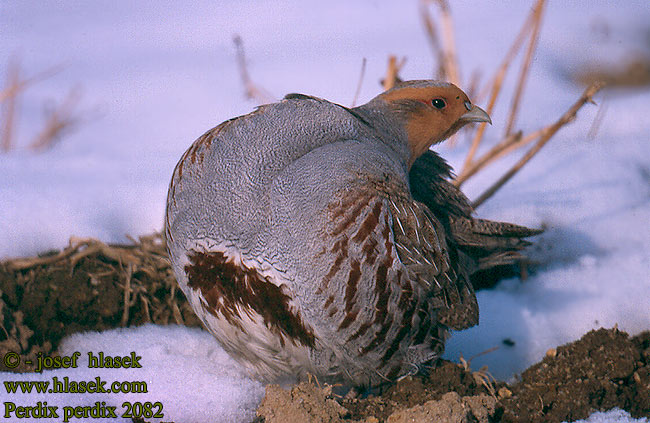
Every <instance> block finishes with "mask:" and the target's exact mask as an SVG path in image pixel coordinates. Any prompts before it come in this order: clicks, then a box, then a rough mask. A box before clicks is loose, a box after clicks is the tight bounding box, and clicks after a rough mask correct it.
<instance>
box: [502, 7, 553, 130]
mask: <svg viewBox="0 0 650 423" xmlns="http://www.w3.org/2000/svg"><path fill="white" fill-rule="evenodd" d="M544 3H545V0H537V4H536V5H535V8H534V9H533V10H534V12H533V13H534V18H533V32H532V34H531V36H530V40H529V42H528V48H527V49H526V56H525V58H524V62H523V63H522V66H521V71H520V73H519V79H518V81H517V89H516V90H515V96H514V97H513V99H512V105H511V106H510V114H509V117H508V123H507V124H506V131H505V136H508V135H510V132H511V131H512V127H513V126H514V124H515V119H516V117H517V113H518V112H519V101H520V100H521V95H522V93H523V90H524V86H525V84H526V80H527V79H528V73H529V70H530V63H531V62H532V60H533V54H534V53H535V50H536V48H537V43H538V41H539V31H540V29H541V27H542V11H543V10H544Z"/></svg>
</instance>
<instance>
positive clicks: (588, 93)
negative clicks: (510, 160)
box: [472, 82, 604, 208]
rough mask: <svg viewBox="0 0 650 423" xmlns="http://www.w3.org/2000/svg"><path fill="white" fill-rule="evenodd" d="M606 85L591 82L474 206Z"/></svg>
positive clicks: (510, 175)
mask: <svg viewBox="0 0 650 423" xmlns="http://www.w3.org/2000/svg"><path fill="white" fill-rule="evenodd" d="M603 86H604V83H602V82H595V83H593V84H591V85H590V86H589V87H588V88H587V89H586V90H585V92H584V93H583V94H582V96H580V98H579V99H578V101H576V102H575V103H574V104H573V105H572V106H571V108H569V110H568V111H567V112H566V113H564V114H563V115H562V116H561V117H560V119H558V120H557V121H556V122H555V123H554V124H553V125H551V127H549V128H548V129H547V130H546V131H545V132H544V133H543V134H542V136H541V137H540V139H539V140H538V141H537V143H535V145H534V146H533V147H532V148H531V149H530V150H528V152H527V153H526V154H525V155H524V156H523V157H522V158H521V159H520V160H519V161H518V162H517V163H515V165H514V166H513V167H512V168H510V170H508V171H507V172H506V173H505V174H504V175H503V176H502V177H501V178H499V180H498V181H496V182H495V183H494V184H493V185H492V186H491V187H490V188H488V189H487V190H485V192H483V193H482V194H481V195H479V197H478V198H477V199H476V200H475V201H474V202H473V203H472V207H474V208H477V207H478V206H480V205H481V204H483V203H484V202H485V200H487V199H488V198H490V197H492V195H494V193H495V192H497V190H499V188H501V187H502V186H503V185H504V184H505V183H506V182H508V181H509V180H510V178H512V177H513V176H514V175H515V174H516V173H517V172H518V171H519V170H520V169H521V168H522V167H523V166H524V165H525V164H526V163H528V162H529V161H530V159H532V158H533V157H534V156H535V155H536V154H537V153H538V152H539V151H540V150H541V149H542V147H544V145H546V143H547V142H548V141H549V140H550V139H551V138H552V137H553V135H555V134H556V133H557V131H559V130H560V128H562V127H563V126H564V125H566V124H568V123H569V122H572V121H573V120H574V119H575V118H576V114H577V113H578V110H580V108H581V107H582V106H584V105H585V104H586V103H593V96H594V95H595V94H596V93H597V92H598V91H600V90H601V89H602V88H603Z"/></svg>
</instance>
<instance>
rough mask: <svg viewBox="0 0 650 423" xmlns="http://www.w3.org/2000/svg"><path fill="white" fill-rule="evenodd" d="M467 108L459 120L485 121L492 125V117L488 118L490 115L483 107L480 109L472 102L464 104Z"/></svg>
mask: <svg viewBox="0 0 650 423" xmlns="http://www.w3.org/2000/svg"><path fill="white" fill-rule="evenodd" d="M466 106H467V109H468V110H469V111H468V112H467V113H465V114H464V115H462V116H461V117H460V119H459V120H460V121H462V122H466V123H467V122H487V123H489V124H490V125H492V119H490V115H488V114H487V112H486V111H485V110H483V109H481V108H480V107H478V106H475V105H473V104H466Z"/></svg>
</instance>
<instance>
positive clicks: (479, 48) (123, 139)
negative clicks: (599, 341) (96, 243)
mask: <svg viewBox="0 0 650 423" xmlns="http://www.w3.org/2000/svg"><path fill="white" fill-rule="evenodd" d="M529 9H530V5H528V4H527V2H516V1H511V2H498V3H497V2H471V1H459V2H453V5H452V13H453V15H454V18H455V25H456V34H457V44H458V51H459V54H460V61H461V66H462V71H463V75H462V76H463V77H465V79H467V77H468V76H469V74H470V72H471V70H472V69H475V68H481V69H487V70H491V69H495V68H496V66H497V65H498V63H499V61H500V60H501V58H502V57H503V54H504V53H505V51H506V50H507V48H508V47H509V42H510V41H511V40H512V39H513V37H514V35H515V34H516V31H517V30H518V28H519V25H520V23H521V22H522V21H523V19H524V17H525V15H526V13H527V12H528V11H529ZM648 21H650V9H649V8H648V7H647V5H646V4H645V2H625V3H621V4H616V6H612V5H611V2H607V1H604V0H602V1H589V2H588V1H579V2H572V3H566V2H551V3H550V4H548V5H547V9H546V12H545V18H544V25H543V28H542V34H541V40H540V45H539V50H538V53H537V55H536V58H535V60H534V61H533V66H532V73H531V77H530V80H529V81H528V84H527V87H528V91H527V93H526V94H525V96H524V98H523V105H522V113H521V114H520V117H519V121H518V125H519V126H521V127H522V128H524V129H528V130H532V129H536V128H539V127H540V126H541V125H544V124H547V123H550V122H551V121H553V120H554V119H556V118H557V117H558V116H559V115H560V114H561V113H562V112H564V111H565V110H566V109H568V107H569V106H570V105H571V104H572V103H573V102H574V101H575V100H576V99H577V98H578V96H579V95H580V93H581V91H582V89H581V88H579V87H577V86H575V85H573V84H572V83H571V82H570V81H568V79H567V77H566V76H567V74H568V73H570V72H571V71H574V70H576V69H579V68H580V67H581V66H584V65H589V64H592V63H596V62H597V61H603V62H606V63H609V64H616V63H620V61H621V60H622V59H625V58H628V57H629V56H630V54H631V52H634V51H644V49H645V54H648V52H647V40H646V39H644V38H643V36H644V35H643V31H647V22H648ZM235 33H237V34H240V35H241V36H242V38H243V40H244V43H245V49H246V53H247V57H248V63H249V72H250V73H251V74H252V77H253V78H254V80H255V81H256V82H257V83H258V84H260V85H262V86H264V87H265V88H266V89H268V90H269V91H270V92H272V93H273V95H275V96H276V97H278V98H280V97H281V96H282V95H284V94H285V93H288V92H303V93H307V94H313V95H317V96H321V97H324V98H327V99H329V100H332V101H336V102H339V103H341V104H345V105H349V104H350V102H351V101H352V97H353V93H354V91H355V88H356V83H357V79H358V76H359V71H360V67H361V60H362V58H364V57H365V58H367V61H368V62H367V68H366V73H365V79H364V84H363V87H362V90H361V96H360V102H362V101H367V100H368V99H370V98H372V97H373V96H374V95H375V94H377V93H378V91H379V86H378V84H377V81H378V80H379V79H380V78H381V77H382V76H383V74H384V70H385V65H386V58H387V55H388V54H391V53H393V54H399V55H404V56H407V57H408V62H407V65H406V67H405V68H404V71H403V72H402V76H403V77H405V78H407V79H411V78H426V77H429V76H430V75H431V69H432V67H433V59H432V57H431V54H430V50H429V46H428V45H427V43H426V39H425V36H424V32H423V30H422V27H421V25H420V18H419V15H418V8H417V2H415V1H412V2H380V1H376V0H375V1H373V0H364V1H359V2H355V3H354V4H352V3H349V2H342V1H334V2H327V3H323V2H317V1H311V0H310V1H298V0H283V1H281V2H255V1H251V0H248V1H232V0H231V1H225V2H209V1H203V2H196V3H193V7H192V8H189V7H186V6H185V5H181V4H180V3H176V2H171V1H156V2H153V1H143V2H129V3H128V4H127V3H123V4H121V7H115V3H114V2H109V1H95V2H82V1H69V2H49V3H42V2H34V1H24V2H2V3H0V64H3V65H6V64H7V63H8V62H9V59H10V57H11V55H15V56H16V57H18V58H19V59H20V63H21V67H22V69H24V71H25V75H34V74H37V73H38V72H40V71H43V70H46V69H48V68H50V67H52V66H57V65H62V66H63V70H62V71H60V72H59V73H57V74H56V75H54V76H53V77H51V78H49V79H46V80H43V81H41V82H39V83H37V85H35V86H34V87H32V88H31V89H28V90H27V91H26V92H25V95H24V96H23V97H22V98H21V102H20V104H19V105H18V106H19V109H18V110H19V113H18V116H19V119H20V120H19V121H18V127H17V133H16V140H17V141H16V144H17V147H16V148H15V149H14V150H13V151H11V152H9V153H4V154H3V153H0V175H1V177H0V258H7V257H16V256H26V255H33V254H36V253H39V252H42V251H44V250H47V249H52V248H62V247H64V246H65V245H66V244H67V240H68V238H69V237H70V236H71V235H77V236H83V237H89V236H92V237H97V238H99V239H101V240H103V241H106V242H122V241H125V240H126V238H125V235H126V234H129V235H134V236H137V235H140V234H146V233H150V232H152V231H154V230H158V229H160V228H161V226H162V219H163V213H164V204H165V197H166V191H167V185H168V181H169V178H170V176H171V172H172V169H173V167H174V165H175V163H176V161H177V160H178V158H179V157H180V155H181V154H182V153H183V151H184V150H185V149H186V148H187V147H188V146H189V144H190V143H191V142H192V141H193V140H194V139H195V138H196V137H197V136H199V135H200V134H201V133H203V132H204V131H205V130H206V129H209V128H210V127H212V126H214V125H216V124H218V123H220V122H221V121H223V120H225V119H228V118H230V117H233V116H236V115H240V114H244V113H248V112H249V111H251V110H252V108H253V107H254V106H255V104H254V103H253V102H251V101H248V100H245V99H244V96H243V88H242V86H241V83H240V80H239V74H238V71H237V67H236V60H235V55H234V48H233V44H232V36H233V35H234V34H235ZM644 43H646V45H644ZM511 72H513V73H514V72H515V71H514V70H512V71H511ZM488 75H489V72H488V73H486V74H485V75H484V79H485V78H487V77H488ZM512 79H513V80H514V78H512ZM512 85H513V83H512V82H510V83H508V84H506V86H505V93H504V94H502V99H505V98H508V93H509V92H511V91H512V89H513V87H512ZM72 89H77V90H78V91H79V93H80V98H81V100H80V104H79V106H78V109H79V110H80V111H81V114H82V117H83V121H82V122H81V123H79V124H78V126H77V127H76V128H75V129H74V131H72V132H70V133H68V134H66V135H64V137H63V138H62V139H61V141H60V143H59V144H57V145H56V146H55V147H54V148H53V149H51V150H49V151H46V152H44V153H42V154H34V153H31V152H29V151H28V149H27V144H28V142H29V140H30V139H31V138H32V137H33V136H34V135H35V134H36V133H37V132H38V130H39V128H41V127H42V123H43V114H42V108H43V104H44V103H45V104H46V103H47V102H48V101H50V102H51V101H52V100H55V101H56V102H59V103H60V102H61V101H62V100H63V99H64V98H65V97H66V96H67V94H68V92H69V91H70V90H72ZM597 100H598V101H600V102H606V105H607V112H606V114H605V117H604V119H603V121H602V125H601V126H600V129H599V131H598V134H597V136H596V138H595V139H587V137H586V134H587V132H588V131H589V128H590V126H591V124H592V122H593V120H594V118H595V115H596V112H597V107H594V106H587V107H585V108H584V109H583V110H582V111H581V112H580V113H579V116H578V119H577V121H576V122H574V123H573V124H572V125H570V126H568V127H566V128H563V129H562V130H561V132H560V133H558V134H557V135H556V137H555V138H554V139H553V140H551V142H550V143H549V144H548V145H547V146H546V147H545V148H544V149H543V150H542V152H541V153H540V154H539V155H538V156H537V157H535V158H534V159H533V160H532V162H530V163H529V164H528V165H527V166H526V167H525V168H524V169H523V170H522V171H521V172H520V173H519V174H518V175H517V176H516V177H515V178H514V179H513V180H512V181H510V182H509V183H508V184H507V185H506V186H505V187H504V188H503V189H502V190H501V191H499V192H498V194H497V195H496V196H494V197H493V198H492V199H490V200H489V201H488V202H486V203H485V204H484V205H483V206H481V208H480V209H479V211H478V214H479V215H480V216H481V217H486V218H492V219H501V220H507V221H512V222H516V223H520V224H524V225H528V226H531V227H539V226H542V225H544V226H545V227H546V228H547V230H546V232H545V233H544V234H543V235H541V236H539V237H538V238H537V239H535V246H534V247H533V248H531V250H530V255H531V257H532V258H533V259H534V260H537V261H539V262H540V263H541V266H540V267H539V268H538V270H537V272H536V273H535V274H533V275H531V276H530V277H529V278H528V280H527V281H526V282H524V283H520V282H519V281H518V280H505V281H503V282H502V283H501V284H500V285H499V286H498V288H497V289H495V290H492V291H489V292H486V291H482V292H480V293H479V294H478V299H479V305H480V308H481V323H480V325H479V326H478V327H476V328H472V329H470V330H467V331H463V332H459V333H455V334H454V335H453V337H452V338H451V340H450V342H449V343H448V346H447V352H446V355H445V357H446V358H450V359H457V358H458V357H459V356H460V355H462V356H463V357H465V358H466V359H467V358H470V357H473V356H474V355H476V354H478V353H480V352H483V351H486V350H488V349H489V348H492V347H494V346H499V349H498V350H496V351H494V352H491V353H488V354H484V355H481V356H478V357H476V358H474V359H473V360H472V367H473V368H479V367H481V366H482V365H485V364H487V365H488V366H489V370H490V372H491V373H492V374H494V375H495V376H497V377H499V378H506V379H507V378H511V377H513V376H514V375H515V374H517V373H518V372H520V371H521V370H523V369H524V368H526V367H527V366H528V365H530V364H532V363H534V362H535V361H537V360H539V359H540V358H541V357H542V356H543V355H544V353H545V351H546V350H547V349H549V348H552V347H555V346H557V345H559V344H562V343H566V342H569V341H572V340H575V339H577V338H579V337H580V336H581V335H582V334H583V333H585V332H586V331H588V330H590V329H592V328H598V327H601V326H604V327H613V326H614V325H618V327H619V328H620V329H622V330H625V331H627V332H629V333H631V334H636V333H638V332H640V331H643V330H648V329H650V276H649V274H650V224H649V222H650V176H648V175H649V174H650V142H649V141H650V140H649V138H650V136H649V134H650V119H648V118H647V117H648V113H649V112H650V106H648V105H649V104H650V91H649V90H648V89H647V88H645V89H642V88H637V89H634V90H628V91H625V90H618V91H614V92H611V93H607V94H604V95H602V94H601V95H599V96H598V97H597ZM508 107H509V104H508V101H504V100H502V101H501V105H500V106H499V107H498V108H497V109H496V110H495V112H494V113H493V114H492V120H493V122H495V127H494V128H490V130H489V132H488V140H486V141H490V140H491V141H496V140H497V137H498V136H499V134H500V133H501V132H502V125H503V123H504V122H505V120H506V118H507V110H508ZM437 149H438V150H439V151H440V152H441V153H442V154H443V156H445V157H446V158H447V159H448V160H449V161H450V163H451V164H453V165H454V167H455V168H456V169H459V167H460V165H461V164H462V160H463V158H464V154H465V150H464V149H460V148H457V149H451V148H449V147H448V146H444V145H443V146H439V147H437ZM514 160H515V158H512V157H511V158H506V159H503V160H502V161H501V162H499V163H498V165H496V166H493V167H492V168H489V169H487V170H486V171H485V172H484V173H483V174H482V175H483V177H481V178H478V179H479V180H471V181H470V182H468V183H467V184H466V185H465V186H464V189H465V190H466V193H467V194H468V195H469V196H470V197H476V196H477V195H478V194H479V193H480V192H482V190H483V189H485V188H486V187H487V186H488V185H489V184H490V182H491V181H493V180H494V179H495V178H496V177H498V176H499V175H500V174H501V173H502V172H503V170H504V169H505V168H507V167H508V166H509V165H510V164H512V163H513V161H514ZM506 338H508V339H510V340H512V341H514V342H515V345H514V346H512V347H507V346H505V345H503V343H502V341H503V340H504V339H506ZM61 348H62V350H61V352H62V354H69V353H72V352H74V351H80V352H82V354H81V355H82V357H85V356H86V354H85V352H86V351H95V352H96V351H103V352H105V353H106V354H114V355H118V354H119V355H128V354H129V353H130V352H131V351H135V352H137V354H138V355H140V356H142V360H141V363H142V365H143V367H142V368H141V369H116V370H111V371H108V370H100V369H88V368H87V367H86V365H85V364H83V363H80V366H79V367H78V368H77V369H58V370H52V371H46V372H44V373H42V374H29V375H27V374H25V375H20V376H19V377H17V375H15V374H9V373H2V374H0V379H1V380H2V381H10V380H21V381H30V380H51V379H52V377H53V376H57V377H58V378H59V379H61V378H63V377H64V376H69V377H70V379H75V380H92V379H94V378H95V377H97V376H101V377H102V378H105V379H106V380H121V381H122V380H123V381H126V380H146V381H147V386H148V388H149V393H148V394H111V395H102V394H85V395H82V394H58V395H57V394H44V395H40V396H39V395H37V394H30V395H18V394H12V395H11V396H10V398H11V401H13V402H14V403H16V405H20V404H23V405H35V404H36V402H38V401H47V402H48V404H49V405H55V404H56V405H59V406H60V407H63V406H64V405H70V406H75V405H92V404H94V403H95V402H96V401H100V402H101V401H105V402H106V404H108V405H112V406H118V407H119V406H121V403H122V402H124V401H132V402H133V401H140V402H142V401H151V402H155V401H160V402H162V403H163V404H164V413H165V421H172V420H176V421H193V422H200V421H208V420H209V421H248V420H250V419H251V418H252V417H253V416H254V409H255V408H256V404H258V403H259V401H260V399H261V396H262V395H263V388H262V386H261V385H260V384H259V383H257V382H254V381H251V380H249V379H248V378H246V377H245V376H244V375H243V374H242V371H241V370H239V369H238V367H237V366H236V364H234V362H233V361H232V360H231V359H230V358H228V357H227V355H226V354H225V353H224V352H223V351H222V350H221V349H220V348H219V347H218V345H217V344H216V343H215V342H214V341H213V339H212V337H211V336H209V335H208V334H206V333H205V332H203V331H199V330H196V329H187V328H180V327H165V328H161V327H155V326H145V327H141V328H132V329H121V330H113V331H107V332H104V333H100V334H97V333H88V334H78V335H75V336H72V337H69V338H68V339H66V340H65V342H64V344H63V345H62V347H61ZM2 397H3V398H5V394H4V392H3V395H2ZM188 400H189V401H188ZM3 401H5V400H3ZM19 403H20V404H19ZM186 407H191V408H186ZM21 421H30V420H29V419H24V420H21ZM39 421H47V419H45V420H40V419H39ZM72 421H74V420H72ZM587 421H589V422H601V421H618V422H629V421H635V420H633V419H631V418H630V417H629V416H628V415H626V414H625V413H623V412H621V411H620V410H618V411H617V410H613V411H611V412H609V413H605V414H601V413H595V414H594V415H592V416H591V418H590V419H589V420H587ZM637 421H642V420H637Z"/></svg>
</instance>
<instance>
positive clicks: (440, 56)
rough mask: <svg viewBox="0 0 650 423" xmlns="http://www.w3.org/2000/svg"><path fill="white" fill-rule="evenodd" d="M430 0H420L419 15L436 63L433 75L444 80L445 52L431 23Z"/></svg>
mask: <svg viewBox="0 0 650 423" xmlns="http://www.w3.org/2000/svg"><path fill="white" fill-rule="evenodd" d="M431 1H432V0H422V1H420V16H421V17H422V23H423V24H424V30H425V33H426V35H427V38H428V40H429V45H430V46H431V53H432V54H433V56H434V57H435V58H436V61H437V64H438V70H437V72H434V75H436V78H437V79H440V80H445V79H446V73H445V53H444V51H443V48H442V45H441V43H440V38H438V31H437V30H436V26H435V24H434V23H433V18H432V17H431V12H430V10H429V7H428V3H430V2H431Z"/></svg>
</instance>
